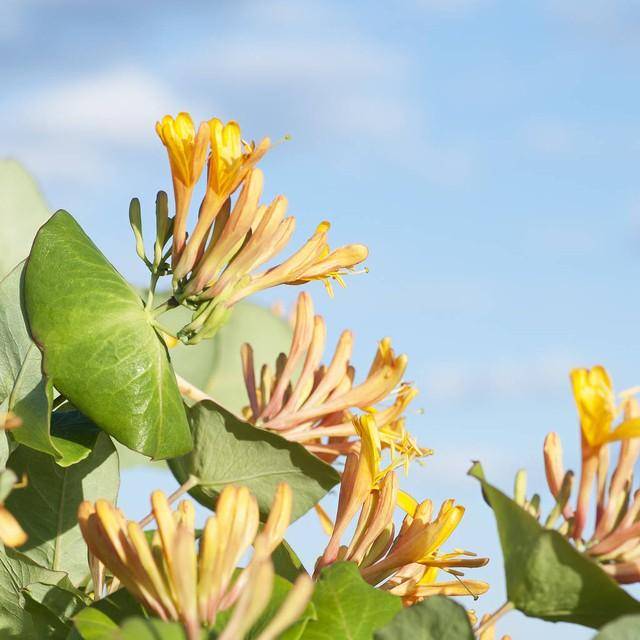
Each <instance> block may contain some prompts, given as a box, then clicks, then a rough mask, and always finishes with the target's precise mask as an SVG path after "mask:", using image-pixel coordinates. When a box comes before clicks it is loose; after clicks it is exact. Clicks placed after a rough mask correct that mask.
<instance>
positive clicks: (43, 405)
mask: <svg viewBox="0 0 640 640" xmlns="http://www.w3.org/2000/svg"><path fill="white" fill-rule="evenodd" d="M23 273H24V262H22V263H20V264H19V265H18V266H17V267H16V268H15V269H13V271H11V273H9V275H7V277H6V278H4V280H3V281H2V282H0V345H2V348H0V404H3V403H4V407H5V409H6V410H11V411H13V412H15V413H16V415H18V416H19V417H20V418H21V420H22V423H23V424H22V426H21V427H20V428H18V429H15V430H14V431H13V433H12V437H13V438H14V439H15V440H16V441H17V442H20V443H22V444H24V445H26V446H28V447H32V448H34V449H37V450H38V451H42V452H44V453H47V454H49V455H52V456H54V458H55V459H56V460H57V462H58V464H60V465H63V466H66V465H69V464H73V463H74V462H77V461H78V460H81V459H82V458H84V457H86V456H87V455H88V454H89V450H90V446H91V444H92V439H95V434H94V435H93V438H92V436H91V435H88V434H86V435H87V436H88V441H87V439H86V438H85V437H83V434H82V433H80V432H79V431H77V430H76V431H69V430H67V431H66V432H65V434H62V433H56V432H55V429H53V433H52V429H51V425H50V417H51V401H52V389H51V386H50V385H49V384H47V381H46V379H45V378H44V376H43V375H42V355H41V353H40V351H39V349H38V347H37V346H36V345H35V343H34V342H33V341H32V340H31V336H30V335H29V330H28V328H27V323H26V319H25V314H24V310H23V303H22V294H21V291H22V279H23ZM78 436H80V437H78Z"/></svg>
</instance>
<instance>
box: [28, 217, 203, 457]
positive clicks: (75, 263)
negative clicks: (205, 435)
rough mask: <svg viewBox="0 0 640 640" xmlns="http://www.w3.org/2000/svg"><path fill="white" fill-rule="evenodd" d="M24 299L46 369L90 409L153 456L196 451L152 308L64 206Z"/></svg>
mask: <svg viewBox="0 0 640 640" xmlns="http://www.w3.org/2000/svg"><path fill="white" fill-rule="evenodd" d="M25 303H26V309H27V315H28V317H29V324H30V326H31V331H32V334H33V336H34V338H35V340H36V342H37V343H38V344H39V345H40V347H41V349H42V350H43V353H44V361H43V369H44V372H45V373H46V375H48V376H49V377H50V378H51V380H52V381H53V384H54V385H55V386H56V388H57V389H59V390H60V392H61V393H62V394H64V395H65V396H66V397H67V398H69V400H70V401H71V402H72V403H73V404H74V405H75V406H76V407H78V409H79V410H80V411H81V412H82V413H84V414H85V415H86V416H88V417H89V418H90V419H91V420H93V422H95V423H96V424H97V425H98V426H99V427H101V428H102V429H104V430H105V431H106V432H107V433H109V434H111V435H112V436H113V437H114V438H116V439H117V440H119V441H120V442H122V443H123V444H125V445H126V446H128V447H130V448H131V449H135V450H136V451H140V452H142V453H145V454H146V455H149V456H152V457H154V458H166V457H170V456H175V455H180V454H182V453H184V452H185V451H188V450H189V449H190V448H191V439H190V436H189V426H188V423H187V419H186V415H185V412H184V407H183V404H182V399H181V397H180V393H179V391H178V387H177V384H176V381H175V377H174V374H173V370H172V368H171V365H170V363H169V359H168V358H167V354H166V349H165V347H164V344H163V343H162V342H161V341H160V339H159V338H158V336H157V334H156V332H155V330H154V329H153V327H152V326H151V324H150V322H151V318H150V316H149V314H148V313H147V312H146V311H145V309H144V306H143V304H142V301H141V300H140V298H139V296H138V295H137V294H136V292H135V291H134V289H132V288H131V287H130V286H129V285H128V284H127V283H126V282H125V281H124V280H123V279H122V277H121V276H120V274H119V273H118V272H117V271H116V270H115V268H114V267H113V266H112V265H111V264H110V263H109V262H108V261H107V260H106V258H105V257H104V256H103V255H102V253H100V251H99V250H98V248H97V247H96V246H95V245H94V244H93V242H91V240H90V239H89V238H88V236H87V235H86V234H85V233H84V231H83V230H82V229H81V228H80V226H79V225H78V223H77V222H76V221H75V220H74V219H73V218H72V217H71V216H70V215H69V214H68V213H67V212H65V211H58V212H57V213H56V214H55V215H54V216H53V217H52V218H51V219H50V220H49V222H47V223H46V224H45V225H44V226H43V227H42V228H41V229H40V231H39V232H38V235H37V236H36V240H35V242H34V245H33V249H32V251H31V255H30V257H29V261H28V263H27V268H26V274H25Z"/></svg>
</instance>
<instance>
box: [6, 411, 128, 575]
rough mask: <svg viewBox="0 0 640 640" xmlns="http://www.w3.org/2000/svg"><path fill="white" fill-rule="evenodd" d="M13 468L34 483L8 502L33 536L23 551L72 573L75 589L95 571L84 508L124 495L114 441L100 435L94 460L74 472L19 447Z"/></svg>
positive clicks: (76, 466)
mask: <svg viewBox="0 0 640 640" xmlns="http://www.w3.org/2000/svg"><path fill="white" fill-rule="evenodd" d="M75 413H76V412H73V414H63V415H67V416H69V415H70V416H73V415H74V414H75ZM85 420H86V418H85ZM9 467H10V468H11V469H12V470H13V471H14V472H15V473H16V475H17V476H18V477H22V476H23V475H26V476H27V480H28V484H27V486H26V487H25V488H23V489H19V490H17V491H14V492H13V493H12V494H11V495H10V496H9V498H8V499H7V507H8V508H9V510H10V511H11V513H13V515H14V516H15V517H16V518H17V520H18V522H19V523H20V524H21V525H22V528H23V529H24V530H25V531H26V532H27V534H28V536H29V539H28V540H27V542H26V543H25V544H24V545H23V546H22V547H21V549H20V550H21V551H22V552H23V553H24V554H25V555H27V556H29V557H30V558H31V559H33V560H34V561H35V562H37V563H38V564H40V565H42V566H43V567H47V568H48V569H52V570H54V571H66V572H67V573H68V574H69V578H70V579H71V582H73V584H76V585H78V584H80V582H81V581H82V580H83V579H85V578H86V576H87V575H88V572H89V567H88V565H87V548H86V545H85V543H84V540H83V538H82V534H81V533H80V527H79V526H78V516H77V514H78V506H79V505H80V503H81V502H82V501H83V500H91V501H92V502H95V501H96V500H97V499H98V498H106V499H107V500H110V501H111V502H115V500H116V497H117V495H118V485H119V469H118V456H117V454H116V451H115V448H114V446H113V444H112V442H111V439H110V438H109V436H107V435H106V434H105V433H100V436H99V438H98V439H97V440H96V444H95V446H94V448H93V451H92V452H91V453H90V455H89V456H88V457H87V458H86V459H85V460H82V461H81V462H78V463H77V464H74V465H72V466H70V467H60V466H58V465H57V464H56V463H55V461H54V460H53V458H52V457H51V456H48V455H46V454H44V453H40V452H38V451H35V450H34V449H29V448H27V447H18V448H17V449H16V451H14V453H12V454H11V456H10V458H9Z"/></svg>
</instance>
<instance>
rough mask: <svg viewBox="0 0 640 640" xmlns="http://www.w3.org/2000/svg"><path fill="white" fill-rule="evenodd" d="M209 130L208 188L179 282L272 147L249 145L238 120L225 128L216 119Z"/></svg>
mask: <svg viewBox="0 0 640 640" xmlns="http://www.w3.org/2000/svg"><path fill="white" fill-rule="evenodd" d="M207 129H208V131H209V134H210V136H209V143H210V146H211V154H210V155H209V161H208V164H207V189H206V192H205V197H204V200H203V201H202V205H201V206H200V211H199V213H198V222H197V223H196V226H195V228H194V230H193V234H192V236H191V238H190V239H189V242H188V244H187V247H186V249H185V252H184V255H182V257H181V259H180V262H179V263H178V264H177V265H176V268H175V272H174V277H175V279H177V280H180V279H182V278H184V277H185V276H186V275H187V274H188V273H189V271H191V270H192V269H193V268H194V266H195V265H196V261H197V260H198V255H199V253H200V252H201V251H202V250H204V243H205V240H206V238H207V235H208V233H209V231H210V229H211V225H212V223H213V221H214V220H215V219H216V217H217V216H218V215H219V214H220V213H221V210H222V208H223V206H224V204H225V202H226V201H227V199H228V198H229V196H231V194H232V193H233V192H234V191H235V190H236V189H237V188H238V187H239V186H240V184H241V183H242V182H243V181H244V180H245V178H246V177H247V175H248V174H249V172H250V171H251V169H252V168H253V167H254V166H255V165H256V164H257V163H258V162H259V161H260V160H261V159H262V158H263V157H264V155H265V154H266V153H267V151H268V150H269V149H270V147H271V141H270V140H269V138H264V139H263V140H262V141H261V142H260V144H258V145H257V146H256V144H255V143H254V142H251V143H248V142H245V141H244V140H243V139H242V136H241V133H240V126H239V125H238V123H237V122H234V121H230V122H228V123H227V124H226V125H225V124H223V123H222V121H220V120H219V119H218V118H212V119H211V120H209V122H208V123H207Z"/></svg>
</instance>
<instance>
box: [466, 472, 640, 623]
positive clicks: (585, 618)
mask: <svg viewBox="0 0 640 640" xmlns="http://www.w3.org/2000/svg"><path fill="white" fill-rule="evenodd" d="M469 474H470V475H471V476H473V477H474V478H476V479H477V480H479V481H480V483H481V484H482V490H483V493H484V495H485V498H486V500H487V501H488V503H489V505H490V506H491V508H492V509H493V512H494V515H495V518H496V521H497V524H498V533H499V535H500V544H501V546H502V553H503V556H504V570H505V575H506V582H507V597H508V599H509V600H510V601H511V602H512V603H513V604H514V605H515V607H516V608H517V609H519V610H520V611H522V613H524V614H525V615H528V616H532V617H535V618H542V619H543V620H550V621H552V622H573V623H575V624H581V625H584V626H586V627H593V628H596V629H598V628H600V627H601V626H602V625H604V624H606V623H607V622H610V621H611V620H614V619H615V618H618V617H620V616H622V615H625V614H631V613H638V612H640V602H638V601H637V600H635V599H634V598H632V597H631V596H630V595H629V594H628V593H627V592H626V591H624V590H623V589H622V588H621V587H620V586H619V585H618V584H617V583H616V582H614V581H613V580H612V579H611V578H610V577H609V576H608V575H607V574H606V573H605V572H604V571H602V569H601V568H600V567H599V566H598V565H597V564H596V563H595V562H593V561H592V560H591V559H589V558H588V557H586V556H585V555H583V554H581V553H580V552H579V551H577V550H576V549H575V548H574V547H573V546H572V545H571V544H570V543H569V542H568V541H567V540H566V539H565V538H564V537H563V536H562V535H560V533H558V532H557V531H553V530H550V529H544V528H543V527H542V526H541V525H540V524H539V523H538V521H537V520H536V519H535V518H534V517H533V516H531V515H530V514H529V513H527V512H526V511H525V510H524V509H522V508H520V507H519V506H518V504H516V503H515V502H514V501H513V500H511V499H510V498H509V497H507V496H506V495H505V494H504V493H502V492H501V491H500V490H498V489H496V488H495V487H493V486H492V485H490V484H489V483H488V482H487V481H486V480H485V478H484V472H483V471H482V467H481V466H480V464H479V463H476V464H474V466H473V467H472V468H471V470H470V471H469Z"/></svg>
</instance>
